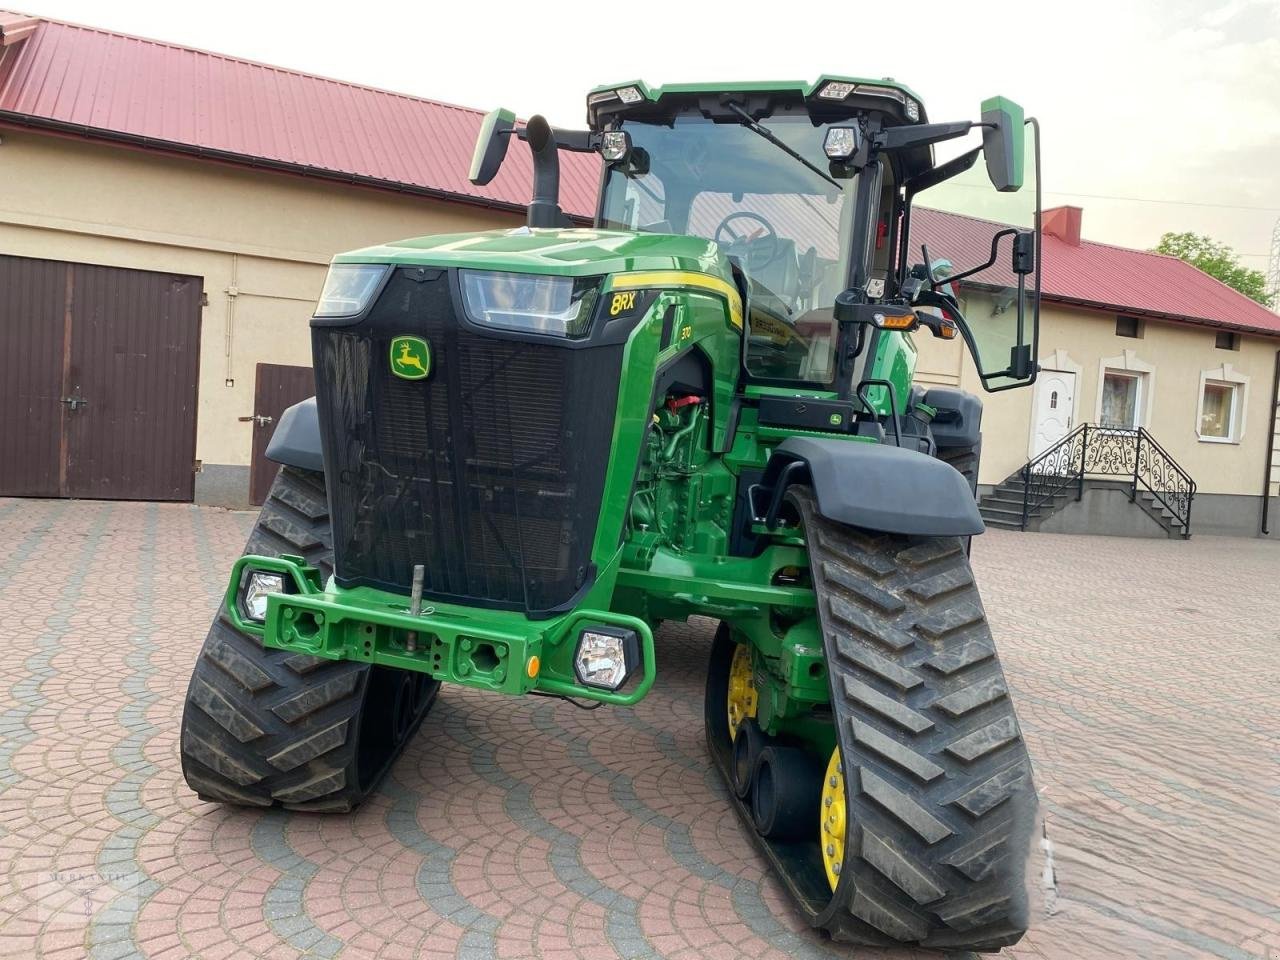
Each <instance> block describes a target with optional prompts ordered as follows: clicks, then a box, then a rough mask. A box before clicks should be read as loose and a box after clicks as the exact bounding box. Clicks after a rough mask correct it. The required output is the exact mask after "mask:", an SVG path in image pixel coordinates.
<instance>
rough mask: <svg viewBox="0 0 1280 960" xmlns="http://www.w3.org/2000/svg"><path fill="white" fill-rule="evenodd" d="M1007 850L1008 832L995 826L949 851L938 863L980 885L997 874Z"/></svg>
mask: <svg viewBox="0 0 1280 960" xmlns="http://www.w3.org/2000/svg"><path fill="white" fill-rule="evenodd" d="M1008 848H1009V842H1008V832H1007V830H1005V829H1004V824H997V825H995V826H994V827H992V828H990V829H988V830H984V831H983V832H982V833H980V834H978V836H976V837H974V838H973V839H972V840H970V841H969V842H968V843H966V844H965V845H964V846H962V847H960V848H958V849H956V850H953V851H951V853H949V854H947V855H946V856H945V857H943V858H942V860H941V861H940V862H941V863H944V864H946V865H947V866H949V867H955V868H956V869H957V870H959V871H960V872H961V873H963V874H964V875H965V876H966V877H968V878H969V879H970V880H973V881H974V882H975V883H981V882H983V881H985V880H988V879H990V878H991V877H993V876H995V875H996V873H998V872H999V870H1000V869H1001V867H1002V866H1003V865H1004V862H1005V860H1006V859H1007V858H1008V855H1009V849H1008Z"/></svg>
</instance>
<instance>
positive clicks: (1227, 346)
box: [1213, 330, 1240, 350]
mask: <svg viewBox="0 0 1280 960" xmlns="http://www.w3.org/2000/svg"><path fill="white" fill-rule="evenodd" d="M1213 345H1214V346H1215V347H1217V348H1218V349H1219V350H1239V349H1240V334H1238V333H1231V332H1229V331H1227V330H1223V331H1220V332H1219V333H1217V334H1215V335H1214V338H1213Z"/></svg>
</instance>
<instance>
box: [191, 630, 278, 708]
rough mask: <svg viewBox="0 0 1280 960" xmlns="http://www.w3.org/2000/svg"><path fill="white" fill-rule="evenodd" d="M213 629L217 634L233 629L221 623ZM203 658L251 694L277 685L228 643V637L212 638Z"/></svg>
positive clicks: (268, 675) (263, 671)
mask: <svg viewBox="0 0 1280 960" xmlns="http://www.w3.org/2000/svg"><path fill="white" fill-rule="evenodd" d="M213 629H214V631H215V632H219V631H220V629H226V630H231V629H232V628H231V627H225V626H224V625H223V624H222V623H221V622H220V621H219V622H216V623H215V625H214V628H213ZM203 656H204V658H205V659H206V660H208V661H209V662H210V663H212V664H215V665H217V666H218V667H219V668H220V669H221V670H222V671H223V673H225V674H226V675H227V676H229V677H230V678H231V679H232V680H234V681H236V683H238V684H240V686H242V687H244V688H245V690H247V691H249V692H250V693H257V692H258V691H260V690H265V689H267V687H270V686H273V685H274V684H275V681H274V680H272V679H271V676H270V674H268V673H267V672H266V671H265V670H263V669H262V668H261V667H259V666H258V665H257V664H255V663H254V662H253V661H252V660H250V659H249V658H248V657H247V656H245V655H244V654H243V653H241V652H240V651H239V650H237V649H236V648H235V647H234V646H232V645H231V644H230V643H228V642H227V638H226V637H221V636H213V637H210V642H209V643H208V644H207V645H206V646H205V648H204V651H203Z"/></svg>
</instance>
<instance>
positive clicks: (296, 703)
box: [182, 76, 1039, 950]
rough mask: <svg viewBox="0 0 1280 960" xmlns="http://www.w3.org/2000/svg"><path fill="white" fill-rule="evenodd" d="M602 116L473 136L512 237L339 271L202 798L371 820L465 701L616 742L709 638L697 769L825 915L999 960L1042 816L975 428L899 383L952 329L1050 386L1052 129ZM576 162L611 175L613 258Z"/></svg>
mask: <svg viewBox="0 0 1280 960" xmlns="http://www.w3.org/2000/svg"><path fill="white" fill-rule="evenodd" d="M587 116H588V127H589V129H588V130H585V131H569V130H560V129H553V128H552V127H550V126H549V125H548V124H547V122H546V121H545V120H543V119H542V118H541V117H534V118H533V119H531V120H529V121H528V122H527V123H525V124H523V125H520V124H517V123H516V122H515V119H514V117H513V116H512V115H511V114H510V113H507V112H505V111H501V110H499V111H495V112H493V113H491V114H490V115H489V116H488V117H487V118H486V120H485V124H484V126H483V128H482V131H481V136H480V141H479V143H478V144H477V147H476V155H475V160H474V162H473V165H472V170H471V179H472V181H473V182H475V183H477V184H484V183H487V182H488V181H489V180H491V179H492V178H493V177H494V176H495V174H496V173H497V172H498V169H499V166H500V165H501V163H502V161H503V158H504V156H505V153H506V150H507V145H508V143H509V142H510V140H511V139H512V138H513V137H514V138H517V139H520V140H523V141H525V142H526V143H527V144H528V147H529V149H530V151H531V154H532V158H533V175H534V196H533V199H532V202H531V203H530V204H529V210H528V225H527V226H524V227H520V228H517V229H509V230H495V231H487V232H483V233H472V234H455V235H451V236H437V237H426V238H422V239H417V240H406V241H402V242H399V243H392V244H388V245H386V246H379V247H372V248H370V249H367V250H360V251H357V252H355V253H348V254H343V255H341V256H339V257H336V258H335V259H334V262H333V265H332V267H331V269H330V271H329V276H328V279H327V280H326V282H325V285H324V290H323V292H322V294H321V297H320V302H319V305H318V306H317V308H316V311H315V317H314V319H313V321H312V325H311V326H312V347H313V351H314V363H315V370H316V392H317V395H316V397H315V398H314V399H312V400H309V401H306V402H305V403H302V404H299V405H297V406H295V407H293V408H291V409H290V410H289V411H288V412H287V413H286V415H285V416H284V417H283V418H282V420H281V423H280V425H279V428H278V429H277V431H276V433H275V436H274V438H273V439H272V442H271V445H270V448H269V451H268V455H269V456H270V457H271V458H272V459H274V460H276V461H278V462H279V463H281V464H282V465H283V468H282V470H281V472H280V475H279V479H278V480H277V481H276V484H275V486H274V488H273V490H272V492H271V495H270V499H269V500H268V502H267V503H266V505H265V507H264V508H263V511H262V515H261V518H260V519H259V521H258V523H257V526H256V528H255V530H254V532H253V534H252V536H251V537H250V539H249V545H248V548H247V551H246V554H245V556H243V557H242V558H241V559H240V560H239V561H237V562H236V564H235V566H234V568H233V569H232V572H231V577H230V582H229V585H228V587H227V592H226V600H225V604H224V606H223V608H222V610H221V612H220V613H219V615H218V617H217V619H216V620H215V621H214V623H213V626H212V629H211V630H210V633H209V637H208V639H207V640H206V641H205V645H204V647H203V649H202V651H201V654H200V657H199V660H198V662H197V664H196V666H195V671H194V675H193V676H192V679H191V686H190V689H189V691H188V693H187V702H186V711H185V716H184V718H183V727H182V763H183V770H184V773H185V775H186V779H187V782H188V783H189V784H190V786H191V787H192V789H194V790H195V791H196V792H197V793H198V794H199V795H200V796H201V797H203V798H205V799H208V800H214V801H220V802H225V803H233V804H246V805H254V806H264V807H265V806H270V805H272V804H281V805H283V806H285V807H288V808H291V809H295V810H317V811H345V810H350V809H351V808H352V807H354V806H355V805H356V804H358V803H359V802H360V801H361V800H363V799H364V798H365V797H366V796H367V795H368V794H369V793H370V791H372V790H373V789H374V788H375V787H376V785H377V783H378V780H379V778H380V777H381V776H382V774H383V773H385V771H386V770H387V768H388V767H389V766H390V764H391V763H393V762H394V760H395V759H396V757H397V756H398V755H399V754H400V752H401V751H402V750H403V748H404V746H405V743H406V742H407V740H408V739H409V738H410V737H411V736H412V735H413V733H414V731H415V730H416V729H417V728H418V726H419V724H421V723H422V721H423V718H424V717H425V716H426V714H427V712H428V711H429V710H430V708H431V705H432V703H433V701H434V699H435V697H436V695H437V692H438V690H439V687H440V684H442V683H452V684H460V685H462V686H467V687H475V688H479V689H482V690H488V691H492V692H493V693H495V694H509V695H517V696H518V695H525V694H540V695H543V696H554V697H563V698H568V699H573V700H577V701H599V702H602V703H606V704H614V705H617V706H620V707H627V706H630V705H632V704H635V703H636V702H637V701H639V700H640V699H641V698H643V697H644V696H645V695H646V694H647V693H648V692H649V690H650V688H651V687H652V685H653V683H654V679H655V677H656V676H657V673H658V671H659V669H660V666H661V665H660V664H659V663H658V661H657V658H656V657H655V652H654V641H653V632H654V630H655V629H657V627H658V625H659V624H660V623H661V622H662V621H663V620H685V619H686V618H688V617H690V616H704V617H712V618H715V619H716V620H718V621H719V622H720V627H719V630H718V632H717V634H716V637H715V641H714V643H713V644H712V647H711V653H710V663H709V667H708V671H707V688H706V730H707V742H708V747H709V752H710V756H711V758H712V760H713V761H714V762H715V764H716V766H718V767H719V769H720V771H721V773H722V775H723V777H724V780H725V783H726V785H727V793H728V797H729V801H730V803H732V805H733V806H734V807H735V808H736V809H737V811H738V813H739V814H740V816H741V817H742V819H743V821H744V824H746V829H749V830H750V831H751V832H752V835H753V836H754V837H755V838H756V839H757V840H758V842H759V848H760V850H761V852H762V853H763V855H764V856H765V857H767V858H768V860H769V861H770V862H771V863H772V865H773V867H774V868H775V869H776V870H777V873H778V876H779V877H780V878H781V880H782V882H783V884H784V885H785V886H786V888H787V889H788V890H789V891H790V892H791V894H792V896H793V898H794V900H795V904H796V906H797V908H798V909H799V910H800V911H801V912H802V913H803V915H804V916H805V918H806V919H807V920H808V921H809V922H810V923H811V924H813V925H814V926H816V927H819V928H821V929H823V930H826V931H828V932H829V933H830V934H831V935H832V936H833V937H835V938H836V939H838V940H845V941H851V942H855V943H863V944H890V943H912V944H923V945H928V946H934V947H947V948H968V949H978V950H982V949H998V948H999V947H1001V946H1003V945H1006V944H1010V943H1013V942H1015V941H1016V940H1017V939H1018V938H1019V936H1021V934H1022V932H1023V931H1024V929H1025V927H1026V923H1027V913H1028V906H1027V898H1026V897H1025V896H1024V879H1025V877H1024V875H1025V873H1026V870H1025V862H1026V859H1027V854H1028V850H1029V849H1030V846H1031V837H1032V833H1033V821H1034V819H1035V807H1036V804H1035V791H1034V788H1033V785H1032V779H1031V766H1030V762H1029V760H1028V757H1027V751H1026V748H1025V746H1024V743H1023V740H1022V735H1021V732H1020V730H1019V727H1018V721H1017V719H1016V717H1015V715H1014V711H1013V706H1012V704H1011V703H1010V697H1009V691H1008V688H1007V685H1006V682H1005V679H1004V676H1003V673H1002V671H1001V667H1000V664H999V662H998V661H997V658H996V652H995V648H994V646H993V642H992V638H991V632H990V630H989V628H988V626H987V621H986V617H985V614H984V612H983V607H982V602H981V600H980V599H979V596H978V590H977V587H976V586H975V584H974V581H973V576H972V573H971V571H970V566H969V560H968V544H969V538H970V537H971V536H973V535H975V534H980V533H982V531H983V525H982V521H981V519H980V517H979V514H978V511H977V508H976V504H975V500H974V491H975V487H976V480H977V464H978V458H979V455H980V450H981V433H980V421H981V415H982V405H981V402H980V401H979V400H978V399H977V398H976V397H975V396H973V395H971V394H968V393H965V392H962V391H961V390H959V389H956V388H953V387H943V386H922V385H916V384H914V383H913V375H914V372H915V367H916V357H917V351H918V350H920V349H924V345H923V344H922V343H919V342H917V341H919V339H920V338H921V337H923V336H925V333H926V332H927V334H928V336H929V337H931V338H938V339H939V341H940V342H939V343H938V344H937V345H936V346H934V347H933V349H954V350H958V349H960V348H959V345H958V343H956V344H953V345H947V344H945V343H944V342H941V341H948V340H957V341H958V340H963V341H964V342H965V343H966V345H967V347H968V350H969V354H970V355H971V357H972V361H973V368H972V369H973V375H974V376H976V378H977V379H978V381H979V382H981V383H982V385H983V386H984V388H986V389H987V390H1003V389H1008V388H1012V387H1018V386H1025V385H1026V384H1028V383H1030V382H1031V381H1032V380H1033V379H1034V377H1035V373H1036V363H1035V359H1034V358H1035V356H1036V336H1037V328H1038V303H1039V297H1038V290H1039V283H1038V279H1037V277H1038V273H1039V271H1038V266H1039V256H1038V249H1039V245H1038V242H1037V241H1038V234H1037V230H1038V220H1039V203H1038V188H1037V187H1036V186H1035V184H1034V183H1033V182H1032V178H1033V177H1036V181H1037V182H1038V176H1036V175H1037V174H1038V169H1037V167H1038V152H1037V149H1036V126H1035V123H1034V121H1032V120H1024V118H1023V114H1022V110H1021V108H1020V107H1018V106H1017V105H1016V104H1014V103H1012V102H1011V101H1009V100H1006V99H1004V98H999V97H997V98H993V99H991V100H988V101H986V102H984V103H983V104H982V108H981V119H980V120H977V121H967V120H966V121H959V122H947V123H931V122H929V121H928V119H927V118H926V116H925V110H924V106H923V105H922V104H921V102H920V100H919V99H918V98H917V97H916V95H915V94H914V93H913V92H912V91H911V90H909V89H908V88H906V87H904V86H902V85H900V84H897V83H895V82H893V81H889V80H874V81H868V80H859V79H856V78H847V77H830V76H824V77H822V78H821V79H819V80H818V82H817V83H815V84H812V85H807V84H802V83H742V84H725V85H720V86H716V85H682V86H667V87H661V88H650V87H647V86H645V85H644V84H643V83H638V82H635V83H627V84H623V85H620V86H610V87H601V88H599V89H597V90H595V91H593V92H592V93H591V94H590V95H589V96H588V98H587ZM971 133H972V134H973V139H974V141H975V142H972V143H968V144H966V143H963V142H957V143H955V144H952V146H953V147H955V148H956V149H955V150H954V157H952V158H951V159H949V160H947V161H946V162H939V161H937V160H935V156H934V145H935V144H938V143H941V142H943V141H952V140H955V141H960V138H964V137H966V136H968V135H970V134H971ZM979 136H980V142H977V140H978V137H979ZM561 150H570V151H577V152H589V153H594V154H596V155H597V157H598V162H599V163H600V165H601V168H602V178H601V182H600V189H599V202H598V208H597V210H596V213H595V218H594V223H593V225H591V226H589V227H588V226H581V225H575V224H573V223H572V222H571V221H570V220H569V219H568V218H567V217H566V216H565V214H564V213H562V211H561V209H560V206H559V200H558V193H559V159H558V158H559V152H560V151H561ZM980 159H981V160H982V161H983V162H982V163H981V164H979V163H978V161H979V160H980ZM979 171H980V177H979V180H980V182H978V181H975V180H973V179H972V178H970V176H969V175H970V173H971V172H979ZM1024 181H1025V183H1024ZM951 187H963V188H964V189H950V188H951ZM948 197H951V198H952V199H951V200H948ZM975 214H976V215H975ZM930 248H932V251H933V252H932V253H931V252H930ZM962 305H963V314H962ZM966 315H967V317H968V318H967V319H966ZM966 362H967V361H966Z"/></svg>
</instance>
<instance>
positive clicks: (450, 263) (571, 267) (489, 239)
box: [333, 227, 733, 282]
mask: <svg viewBox="0 0 1280 960" xmlns="http://www.w3.org/2000/svg"><path fill="white" fill-rule="evenodd" d="M333 260H334V263H400V264H422V265H429V266H436V267H469V268H472V269H478V270H507V271H511V272H513V273H540V274H552V275H555V276H566V277H579V276H598V275H601V274H614V273H624V272H630V271H634V270H693V271H697V272H698V273H706V274H710V275H711V276H714V277H719V278H720V279H722V280H726V281H729V282H732V279H733V278H732V276H731V274H730V272H729V266H728V262H727V261H726V259H725V257H724V256H723V254H721V252H720V248H719V247H718V246H717V245H716V244H715V243H714V242H712V241H711V240H706V239H703V238H702V237H687V236H677V235H671V234H659V233H633V232H631V231H624V230H593V229H590V228H582V227H578V228H567V229H546V230H540V229H530V228H529V227H516V228H514V229H511V230H486V231H484V232H482V233H450V234H441V235H439V236H432V237H419V238H417V239H415V240H400V241H398V242H396V243H388V244H383V245H381V246H376V247H366V248H365V249H363V250H354V251H352V252H351V253H344V254H340V255H339V256H336V257H334V258H333Z"/></svg>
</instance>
